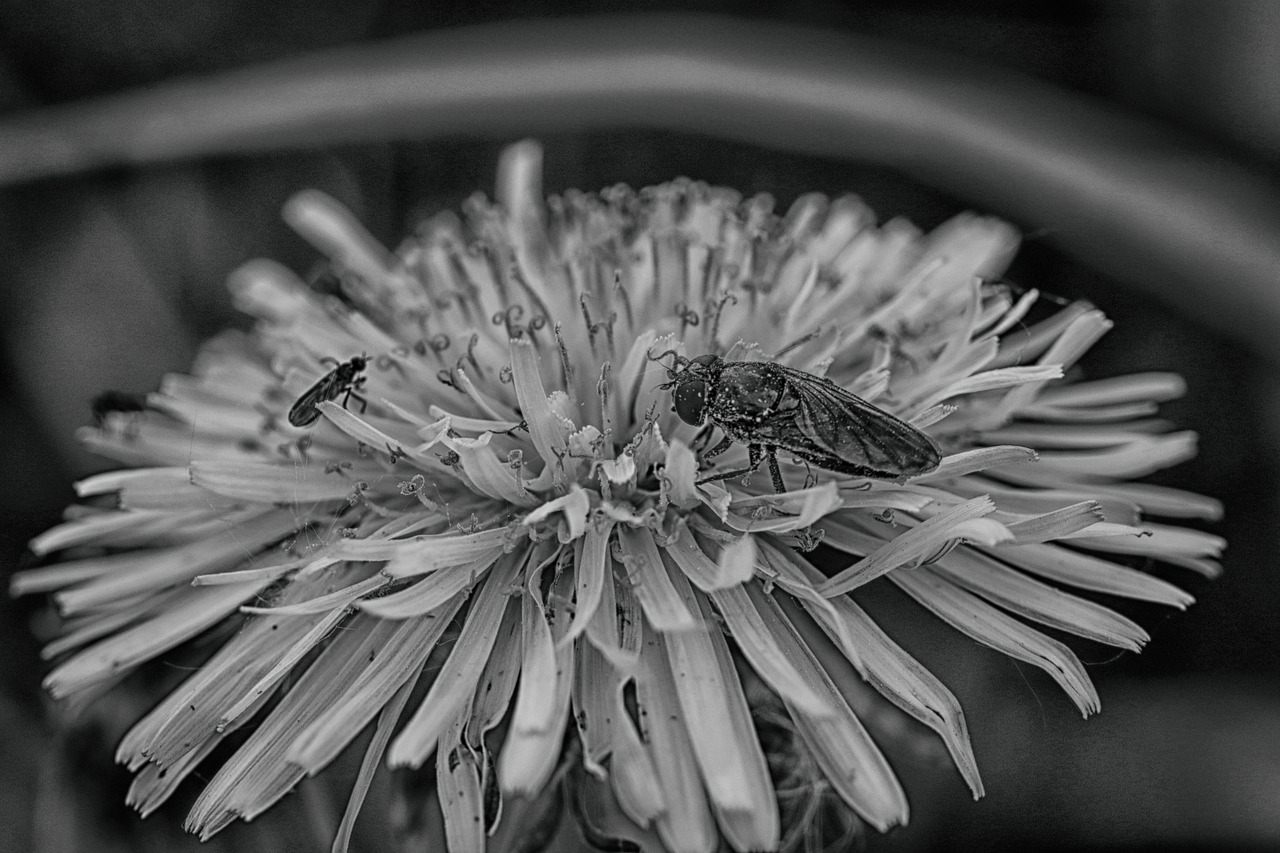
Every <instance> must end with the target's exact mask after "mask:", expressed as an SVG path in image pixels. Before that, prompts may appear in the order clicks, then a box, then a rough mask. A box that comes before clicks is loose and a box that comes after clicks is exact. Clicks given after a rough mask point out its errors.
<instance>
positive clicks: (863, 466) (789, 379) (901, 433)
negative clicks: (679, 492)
mask: <svg viewBox="0 0 1280 853" xmlns="http://www.w3.org/2000/svg"><path fill="white" fill-rule="evenodd" d="M667 355H671V356H674V366H673V367H669V368H667V375H668V377H669V379H670V381H669V382H667V383H666V384H665V385H663V386H662V387H663V388H670V389H671V397H672V401H673V402H674V404H675V410H676V414H677V415H679V417H680V419H681V420H682V421H684V422H685V423H687V424H690V425H692V426H702V425H704V424H705V423H707V422H708V421H709V422H710V423H711V424H712V425H713V426H717V427H719V428H720V430H721V431H722V432H723V433H724V438H723V439H722V440H721V441H720V442H719V443H718V444H717V445H716V446H715V447H713V448H711V449H710V450H708V451H707V452H706V453H704V454H702V458H703V459H710V458H712V457H715V456H718V455H719V454H721V453H723V452H725V451H726V450H728V449H729V448H730V447H731V446H732V445H733V443H734V442H735V441H736V442H740V443H742V444H745V445H746V446H747V467H745V468H740V469H735V470H732V471H723V472H717V473H715V474H712V475H710V476H707V477H703V478H702V479H700V480H699V481H698V482H699V483H709V482H714V481H716V480H727V479H729V478H730V477H735V476H738V475H739V474H750V473H752V472H753V471H755V470H756V469H757V468H759V467H760V463H761V462H763V461H765V460H766V459H767V460H768V463H769V475H770V477H771V478H772V479H773V488H774V489H775V490H776V491H778V492H782V491H785V490H786V486H785V484H784V483H783V480H782V471H781V470H780V469H779V467H778V451H779V450H783V451H786V452H788V453H791V454H792V455H794V456H796V457H797V458H799V459H801V460H803V461H805V462H808V463H810V464H813V465H816V466H817V467H819V468H823V469H826V470H828V471H836V472H838V473H841V474H851V475H854V476H858V477H872V478H876V479H883V480H900V479H905V478H907V477H916V476H919V475H921V474H925V473H928V472H929V471H932V470H933V469H934V468H937V467H938V463H939V462H940V461H941V459H942V456H941V454H940V453H939V451H938V446H937V445H936V444H934V443H933V439H931V438H929V436H927V435H925V434H924V433H923V432H921V431H920V430H918V429H916V428H915V427H913V426H911V424H909V423H907V422H906V421H903V420H900V419H899V418H896V417H894V416H893V415H891V414H889V413H888V412H886V411H884V410H883V409H880V408H877V407H876V406H874V405H872V404H871V403H868V402H867V401H866V400H863V399H862V398H861V397H858V396H856V395H854V394H851V393H850V392H848V391H846V390H845V389H843V388H841V387H840V386H839V385H836V384H835V383H834V382H832V381H830V380H829V379H824V378H822V377H820V376H814V375H813V374H812V373H806V372H805V371H803V370H796V369H795V368H793V367H786V366H784V365H781V364H777V363H774V362H768V361H726V360H725V359H723V358H721V357H720V356H718V355H714V354H710V353H709V354H707V355H700V356H697V357H695V358H685V357H684V356H681V355H678V354H677V353H675V352H674V351H672V350H669V351H667V352H666V353H663V355H661V356H658V358H664V357H666V356H667Z"/></svg>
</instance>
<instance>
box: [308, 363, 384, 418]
mask: <svg viewBox="0 0 1280 853" xmlns="http://www.w3.org/2000/svg"><path fill="white" fill-rule="evenodd" d="M320 363H321V364H327V363H332V364H333V370H330V371H329V372H328V373H326V374H325V375H324V376H322V377H320V379H319V380H318V381H317V382H316V384H315V385H312V386H311V387H310V388H308V389H307V391H306V393H304V394H303V395H302V396H301V397H299V398H298V399H297V401H296V402H295V403H294V404H293V408H291V409H290V410H289V423H291V424H293V425H294V426H296V427H305V426H311V425H312V424H313V423H315V422H316V421H318V420H320V410H319V409H317V408H316V406H318V405H320V404H321V403H323V402H324V401H326V400H336V399H338V397H342V406H343V408H346V405H347V403H348V402H350V401H351V398H352V397H354V398H356V399H357V400H359V401H360V412H361V414H363V413H364V410H365V409H367V408H369V401H368V400H366V399H365V398H364V397H361V396H360V395H359V394H357V393H356V391H357V389H359V388H360V387H361V386H362V385H364V382H365V379H367V378H368V377H366V376H363V375H362V374H363V373H364V369H365V368H366V367H368V365H369V357H368V356H365V355H357V356H354V357H353V358H352V359H351V360H350V361H338V360H337V359H336V358H322V359H320Z"/></svg>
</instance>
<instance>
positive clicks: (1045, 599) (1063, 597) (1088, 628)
mask: <svg viewBox="0 0 1280 853" xmlns="http://www.w3.org/2000/svg"><path fill="white" fill-rule="evenodd" d="M932 570H933V571H934V572H936V573H938V574H939V575H941V576H942V577H945V578H947V579H948V580H950V581H952V582H953V583H955V584H957V585H959V586H962V587H964V588H965V589H967V590H969V591H970V592H974V593H977V594H978V595H980V596H982V597H983V598H985V599H987V600H988V601H990V602H992V603H993V604H998V605H999V606H1001V607H1003V608H1005V609H1006V610H1010V611H1012V612H1014V613H1016V614H1017V615H1019V616H1022V617H1025V618H1028V619H1033V620H1035V621H1037V622H1041V623H1043V624H1045V625H1048V626H1050V627H1052V628H1057V629H1058V630H1060V631H1066V632H1067V633H1070V634H1076V635H1078V636H1081V637H1087V638H1089V639H1091V640H1096V641H1098V642H1100V643H1106V644H1108V645H1112V646H1119V647H1120V648H1123V649H1128V650H1129V651H1131V652H1137V651H1141V650H1142V647H1143V646H1144V645H1146V642H1147V640H1149V639H1150V636H1149V635H1148V634H1147V632H1146V631H1144V630H1142V628H1141V627H1140V626H1139V625H1138V624H1137V623H1136V622H1134V621H1133V620H1131V619H1127V618H1125V617H1124V616H1121V615H1120V614H1119V613H1116V612H1115V611H1114V610H1109V609H1108V608H1106V607H1103V606H1102V605H1100V604H1095V603H1093V602H1092V601H1088V600H1087V599H1083V598H1080V597H1078V596H1074V595H1071V594H1069V593H1065V592H1062V591H1061V590H1058V589H1055V588H1054V587H1051V586H1049V585H1048V584H1046V583H1041V582H1040V581H1037V580H1034V579H1033V578H1029V577H1027V576H1026V575H1024V574H1022V573H1020V572H1017V571H1014V570H1013V569H1010V568H1008V567H1006V566H1003V565H1001V564H1000V563H997V562H996V561H995V560H992V559H989V558H987V557H986V556H984V555H982V554H979V553H977V552H975V551H972V550H970V549H968V548H963V547H962V548H957V549H956V550H954V551H952V552H951V553H950V554H948V555H947V556H946V557H944V558H943V559H942V560H939V561H938V562H937V563H936V564H934V565H933V566H932Z"/></svg>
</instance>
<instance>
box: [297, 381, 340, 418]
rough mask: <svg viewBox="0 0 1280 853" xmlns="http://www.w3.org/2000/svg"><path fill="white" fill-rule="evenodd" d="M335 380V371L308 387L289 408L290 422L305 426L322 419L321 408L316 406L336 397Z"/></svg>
mask: <svg viewBox="0 0 1280 853" xmlns="http://www.w3.org/2000/svg"><path fill="white" fill-rule="evenodd" d="M334 381H335V380H334V377H333V373H329V374H327V375H325V376H324V377H322V378H321V379H320V381H319V382H317V383H316V384H315V385H312V386H311V387H310V388H308V389H307V390H306V393H304V394H303V395H302V396H301V397H299V398H298V399H297V401H296V402H295V403H294V404H293V407H292V408H290V409H289V423H291V424H293V425H294V426H296V427H305V426H311V425H312V424H313V423H315V422H316V421H318V420H320V410H319V409H317V408H316V406H318V405H319V404H320V403H323V402H324V401H325V400H332V399H333V398H334V396H335V395H334V394H333V393H332V388H333V385H334Z"/></svg>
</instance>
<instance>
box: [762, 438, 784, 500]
mask: <svg viewBox="0 0 1280 853" xmlns="http://www.w3.org/2000/svg"><path fill="white" fill-rule="evenodd" d="M765 454H766V455H767V456H768V457H769V476H770V477H772V478H773V490H774V491H775V492H777V493H778V494H782V493H783V492H785V491H786V490H787V484H786V483H784V482H782V470H781V469H780V468H778V451H777V450H775V449H774V448H772V447H770V448H769V449H768V450H766V451H765ZM756 464H759V463H756Z"/></svg>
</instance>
